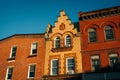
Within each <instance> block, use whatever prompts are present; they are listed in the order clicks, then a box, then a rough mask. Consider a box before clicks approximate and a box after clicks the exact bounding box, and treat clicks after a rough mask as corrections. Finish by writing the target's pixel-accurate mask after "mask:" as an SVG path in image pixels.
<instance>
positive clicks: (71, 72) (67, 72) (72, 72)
mask: <svg viewBox="0 0 120 80" xmlns="http://www.w3.org/2000/svg"><path fill="white" fill-rule="evenodd" d="M68 59H74V69H75V58H74V57H70V58H66V74H74V73H75V70H74V71H73V70H72V71H70V72H69V71H68Z"/></svg>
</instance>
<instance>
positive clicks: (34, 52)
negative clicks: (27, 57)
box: [32, 43, 38, 54]
mask: <svg viewBox="0 0 120 80" xmlns="http://www.w3.org/2000/svg"><path fill="white" fill-rule="evenodd" d="M37 46H38V43H33V44H32V54H36V53H37Z"/></svg>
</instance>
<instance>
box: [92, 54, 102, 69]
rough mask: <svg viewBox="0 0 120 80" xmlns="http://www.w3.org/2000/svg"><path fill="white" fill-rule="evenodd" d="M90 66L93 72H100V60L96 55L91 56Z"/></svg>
mask: <svg viewBox="0 0 120 80" xmlns="http://www.w3.org/2000/svg"><path fill="white" fill-rule="evenodd" d="M91 66H92V70H93V71H99V70H100V58H99V56H98V55H95V56H91Z"/></svg>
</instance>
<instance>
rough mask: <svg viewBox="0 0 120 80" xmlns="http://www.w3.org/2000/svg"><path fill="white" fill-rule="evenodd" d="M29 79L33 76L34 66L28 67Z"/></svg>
mask: <svg viewBox="0 0 120 80" xmlns="http://www.w3.org/2000/svg"><path fill="white" fill-rule="evenodd" d="M29 69H30V70H29V78H31V77H32V78H33V77H34V76H35V65H30V66H29Z"/></svg>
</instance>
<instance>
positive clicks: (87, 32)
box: [0, 6, 120, 80]
mask: <svg viewBox="0 0 120 80" xmlns="http://www.w3.org/2000/svg"><path fill="white" fill-rule="evenodd" d="M119 35H120V6H117V7H111V8H106V9H101V10H96V11H90V12H80V13H79V22H76V23H72V22H71V21H70V19H69V18H68V16H67V15H66V14H65V12H64V11H60V16H58V18H57V21H56V22H55V25H54V26H52V25H50V24H48V26H47V29H46V32H45V33H43V34H17V35H13V36H10V37H7V38H5V39H2V40H0V53H1V56H0V79H6V80H7V79H13V80H18V78H19V79H20V80H25V79H27V80H36V79H37V80H41V79H44V80H49V79H50V80H55V79H61V80H66V79H67V80H68V79H73V80H77V79H79V80H91V79H92V80H98V79H97V78H95V77H94V76H95V75H96V74H98V75H99V76H98V75H97V76H98V78H101V80H103V79H104V78H103V76H104V75H103V74H105V75H106V79H120V77H119V76H114V77H110V76H112V75H113V74H112V73H111V72H113V71H114V72H120V63H119V61H120V37H119ZM88 72H96V74H92V75H89V74H91V73H89V74H85V73H88ZM105 72H109V73H110V74H107V73H105ZM82 73H84V74H85V75H82ZM99 73H100V74H99ZM114 74H116V75H118V74H120V73H114ZM83 77H84V79H83Z"/></svg>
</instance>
